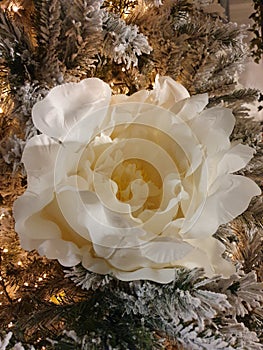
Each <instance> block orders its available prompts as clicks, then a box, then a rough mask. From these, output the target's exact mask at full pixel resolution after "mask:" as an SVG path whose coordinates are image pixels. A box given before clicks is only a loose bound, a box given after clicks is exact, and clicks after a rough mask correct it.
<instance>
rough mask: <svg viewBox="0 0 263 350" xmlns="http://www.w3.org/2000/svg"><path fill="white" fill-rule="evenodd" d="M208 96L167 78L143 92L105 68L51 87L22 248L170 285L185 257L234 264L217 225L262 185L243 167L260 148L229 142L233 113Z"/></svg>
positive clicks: (188, 262)
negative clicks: (121, 90)
mask: <svg viewBox="0 0 263 350" xmlns="http://www.w3.org/2000/svg"><path fill="white" fill-rule="evenodd" d="M207 103H208V96H207V94H203V95H196V96H193V97H190V96H189V94H188V92H187V90H186V89H185V88H184V87H183V86H182V85H180V84H178V83H176V82H175V81H173V80H172V79H171V78H168V77H162V78H157V79H156V82H155V88H154V89H153V90H152V91H139V92H137V93H135V94H133V95H132V96H125V95H117V96H111V90H110V88H109V86H108V85H107V84H105V83H104V82H103V81H101V80H99V79H96V78H91V79H86V80H83V81H81V82H80V83H72V84H65V85H62V86H59V87H56V88H54V89H53V90H51V91H50V93H49V94H48V95H47V97H46V98H45V99H44V100H42V101H41V102H38V103H37V104H36V105H35V106H34V108H33V121H34V124H35V126H36V127H37V128H38V129H39V130H40V131H41V132H42V134H40V135H38V136H35V137H33V138H32V139H31V140H29V142H28V144H27V146H26V148H25V150H24V154H23V162H24V164H25V167H26V171H27V176H28V188H27V191H26V192H25V193H24V194H23V195H22V196H21V197H20V198H18V199H17V201H16V202H15V205H14V216H15V220H16V231H17V232H18V234H19V237H20V241H21V245H22V247H23V248H24V249H27V250H32V249H37V250H38V252H39V253H40V254H42V255H46V256H47V257H48V258H50V259H58V261H59V262H60V263H61V264H62V265H64V266H74V265H76V264H78V263H80V262H81V263H82V265H83V266H84V267H85V268H86V269H88V270H90V271H93V272H96V273H99V274H113V275H114V276H116V277H117V278H119V279H121V280H126V281H129V280H137V279H148V280H153V281H156V282H160V283H168V282H170V281H172V280H173V278H174V272H175V268H176V267H178V266H186V267H189V268H193V267H203V268H204V269H205V272H206V274H207V275H208V276H211V275H213V274H215V273H221V274H223V275H224V276H228V275H229V274H231V273H233V272H234V267H233V265H232V264H231V263H230V262H228V261H226V260H225V259H223V258H222V253H223V252H224V246H223V244H222V243H220V242H219V241H218V240H217V239H215V238H213V236H212V235H213V234H214V233H215V231H216V230H217V228H218V226H219V225H220V224H224V223H227V222H229V221H231V220H232V219H233V218H235V217H236V216H238V215H239V214H241V213H242V212H243V211H244V210H245V209H246V208H247V207H248V204H249V202H250V200H251V198H252V197H253V196H256V195H259V194H260V189H259V188H258V186H257V185H256V184H255V183H254V182H253V181H252V180H250V179H248V178H246V177H243V176H239V175H233V174H232V173H233V172H236V171H237V170H239V169H241V168H243V167H244V166H245V165H246V164H247V163H248V161H249V160H250V159H251V158H252V155H253V150H252V149H251V148H249V147H247V146H244V145H241V144H231V143H230V141H229V136H230V134H231V132H232V130H233V127H234V123H235V119H234V117H233V115H232V113H231V111H230V110H229V109H226V108H210V109H206V110H204V108H205V106H206V105H207Z"/></svg>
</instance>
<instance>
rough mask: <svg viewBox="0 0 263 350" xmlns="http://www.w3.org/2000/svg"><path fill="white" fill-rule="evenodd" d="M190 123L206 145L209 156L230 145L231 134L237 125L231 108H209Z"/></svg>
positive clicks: (196, 134) (199, 138)
mask: <svg viewBox="0 0 263 350" xmlns="http://www.w3.org/2000/svg"><path fill="white" fill-rule="evenodd" d="M189 125H190V127H191V129H192V130H193V133H194V134H195V136H196V137H197V138H198V140H199V141H200V142H201V144H203V145H204V146H205V149H206V152H207V155H208V156H210V155H212V154H215V153H217V152H220V151H221V150H224V149H228V148H229V147H230V141H229V136H230V134H231V132H232V130H233V128H234V125H235V118H234V116H233V114H232V112H231V110H230V109H227V108H223V107H214V108H209V109H207V110H205V111H203V112H202V113H201V114H200V115H199V116H198V117H197V118H194V119H192V120H191V121H190V122H189ZM204 126H205V127H204Z"/></svg>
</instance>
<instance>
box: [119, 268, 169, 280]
mask: <svg viewBox="0 0 263 350" xmlns="http://www.w3.org/2000/svg"><path fill="white" fill-rule="evenodd" d="M114 275H115V276H116V277H117V278H118V279H119V280H121V281H137V280H149V281H153V282H157V283H170V282H172V281H173V280H174V278H175V269H174V268H172V269H170V268H162V269H151V268H147V267H145V268H142V269H139V270H135V271H128V272H126V271H121V270H116V271H114Z"/></svg>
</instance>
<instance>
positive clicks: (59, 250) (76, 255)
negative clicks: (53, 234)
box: [38, 239, 81, 267]
mask: <svg viewBox="0 0 263 350" xmlns="http://www.w3.org/2000/svg"><path fill="white" fill-rule="evenodd" d="M38 252H39V254H40V255H45V256H46V257H47V258H48V259H57V260H58V261H59V263H60V264H61V265H63V266H68V267H70V266H75V265H77V264H79V263H80V261H81V254H80V249H79V248H78V247H77V246H76V244H74V243H72V242H66V241H63V240H62V239H51V240H46V241H45V242H43V243H42V244H41V245H40V246H39V247H38Z"/></svg>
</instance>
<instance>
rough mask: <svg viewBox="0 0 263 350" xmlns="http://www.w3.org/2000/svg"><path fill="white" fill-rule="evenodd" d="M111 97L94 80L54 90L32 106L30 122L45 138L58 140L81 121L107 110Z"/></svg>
mask: <svg viewBox="0 0 263 350" xmlns="http://www.w3.org/2000/svg"><path fill="white" fill-rule="evenodd" d="M110 97H111V90H110V87H109V86H108V84H106V83H104V82H103V81H102V80H100V79H97V78H89V79H84V80H82V81H81V82H80V83H68V84H64V85H62V86H57V87H55V88H53V89H52V90H51V91H50V92H49V94H48V95H47V96H46V97H45V98H44V99H43V100H42V101H40V102H38V103H37V104H35V105H34V107H33V110H32V117H33V122H34V124H35V126H36V127H37V128H38V129H39V130H40V131H41V132H43V133H44V134H46V135H48V136H50V137H55V138H58V139H60V138H62V137H63V136H65V135H66V134H67V132H68V131H69V130H71V128H72V126H74V125H76V124H77V123H78V121H79V120H80V119H82V118H83V117H87V115H88V114H90V113H92V112H94V111H95V110H98V109H101V108H102V107H106V106H108V104H109V102H110ZM102 114H103V113H102ZM103 118H104V116H103ZM103 118H101V119H103Z"/></svg>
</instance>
